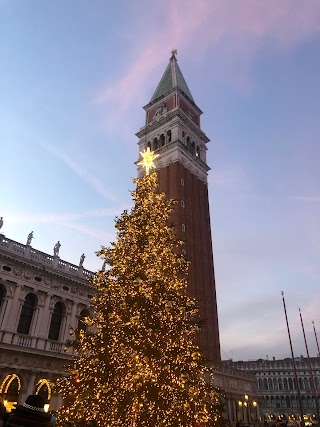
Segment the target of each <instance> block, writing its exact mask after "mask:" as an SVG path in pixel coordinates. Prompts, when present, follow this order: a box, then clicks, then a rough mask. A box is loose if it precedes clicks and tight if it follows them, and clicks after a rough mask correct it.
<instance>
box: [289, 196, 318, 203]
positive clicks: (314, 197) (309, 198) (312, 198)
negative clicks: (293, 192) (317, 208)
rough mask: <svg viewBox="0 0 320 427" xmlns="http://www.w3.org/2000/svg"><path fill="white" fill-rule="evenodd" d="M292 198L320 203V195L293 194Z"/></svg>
mask: <svg viewBox="0 0 320 427" xmlns="http://www.w3.org/2000/svg"><path fill="white" fill-rule="evenodd" d="M289 199H290V200H296V201H298V202H306V203H320V196H291V197H289Z"/></svg>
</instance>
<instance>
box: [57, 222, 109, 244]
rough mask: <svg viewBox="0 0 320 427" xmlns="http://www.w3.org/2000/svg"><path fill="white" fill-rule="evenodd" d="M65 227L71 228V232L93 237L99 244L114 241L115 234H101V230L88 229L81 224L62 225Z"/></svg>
mask: <svg viewBox="0 0 320 427" xmlns="http://www.w3.org/2000/svg"><path fill="white" fill-rule="evenodd" d="M63 225H64V226H65V227H68V228H71V229H72V230H76V231H78V232H80V233H81V234H85V235H87V236H90V237H93V238H95V239H97V240H99V241H100V242H101V244H109V242H111V241H113V240H115V235H116V233H113V234H112V233H105V232H101V230H97V229H95V228H92V227H88V226H87V225H83V224H75V223H70V222H67V223H63Z"/></svg>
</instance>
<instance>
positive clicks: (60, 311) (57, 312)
mask: <svg viewBox="0 0 320 427" xmlns="http://www.w3.org/2000/svg"><path fill="white" fill-rule="evenodd" d="M65 312H66V307H65V305H64V304H63V302H62V301H58V302H56V303H55V305H54V308H53V311H52V315H51V321H50V328H49V334H48V338H49V340H53V341H58V340H59V337H60V332H61V326H62V320H63V318H64V316H65Z"/></svg>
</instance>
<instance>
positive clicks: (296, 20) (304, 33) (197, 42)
mask: <svg viewBox="0 0 320 427" xmlns="http://www.w3.org/2000/svg"><path fill="white" fill-rule="evenodd" d="M162 7H163V8H164V10H166V15H165V18H164V21H162V22H161V24H160V23H159V6H156V7H155V8H153V6H148V8H146V9H147V10H143V11H141V10H139V9H138V10H137V14H138V15H139V16H136V17H135V19H137V20H138V21H139V19H141V21H140V24H141V25H139V31H138V32H135V35H134V40H135V44H134V45H133V49H134V50H136V49H137V45H138V46H139V52H140V53H139V54H138V55H136V56H135V55H133V54H132V55H130V57H132V58H134V59H133V60H132V62H131V63H129V65H128V68H127V71H126V73H125V74H124V75H123V76H122V77H121V78H120V79H119V80H118V81H115V82H114V81H113V82H108V84H107V85H106V86H105V87H104V88H102V89H101V90H100V91H99V93H98V94H97V95H96V96H95V98H94V100H93V102H94V103H95V104H98V105H103V106H104V108H105V109H107V113H108V114H107V117H108V119H107V120H108V123H109V124H110V125H111V126H113V125H116V124H117V125H118V123H117V122H118V121H119V120H120V119H121V118H123V116H124V114H125V113H126V112H127V111H128V110H129V109H130V108H131V106H133V105H135V106H136V105H137V102H141V101H142V102H143V100H145V98H144V96H145V90H146V86H147V85H148V83H150V84H151V81H150V76H151V75H153V74H154V72H155V70H156V69H157V67H159V65H160V64H164V61H165V58H168V57H169V50H170V48H177V49H178V54H179V51H183V52H192V59H193V60H194V61H198V62H202V61H203V59H204V57H205V55H206V54H208V52H209V51H210V49H212V48H214V47H217V48H219V47H220V48H222V50H223V58H220V57H219V58H217V61H220V60H222V61H224V62H230V61H231V62H232V61H235V58H236V59H237V61H238V63H239V64H242V66H243V67H247V66H248V63H249V64H250V62H251V61H252V60H253V59H254V56H255V54H257V53H258V52H259V51H260V50H261V49H262V48H263V47H265V46H267V47H268V49H271V50H279V49H290V48H293V47H294V46H296V45H297V44H299V43H302V42H304V41H305V40H307V39H309V38H311V37H313V36H314V35H316V34H317V33H319V31H320V2H319V1H318V0H306V1H304V2H301V1H300V0H281V1H279V0H262V1H259V2H257V1H256V0H243V1H234V0H224V1H223V2H221V1H212V0H198V1H197V2H195V1H194V0H176V1H171V0H166V1H163V2H162ZM142 12H143V13H142ZM146 13H147V14H148V20H147V21H146V20H145V19H144V16H145V14H146ZM133 21H134V20H133ZM134 31H135V30H134ZM134 31H133V32H134ZM165 65H166V64H164V66H165ZM157 83H158V82H153V84H154V86H156V84H157ZM143 95H144V96H143Z"/></svg>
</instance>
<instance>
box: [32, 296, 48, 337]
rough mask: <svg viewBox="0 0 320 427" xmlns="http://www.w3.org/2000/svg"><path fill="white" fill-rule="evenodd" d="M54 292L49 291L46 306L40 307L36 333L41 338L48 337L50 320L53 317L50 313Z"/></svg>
mask: <svg viewBox="0 0 320 427" xmlns="http://www.w3.org/2000/svg"><path fill="white" fill-rule="evenodd" d="M51 296H52V294H50V293H47V296H46V300H45V302H44V306H43V307H41V308H40V313H39V318H38V323H37V325H36V328H35V332H34V335H35V336H37V337H39V338H48V336H47V332H48V327H49V321H50V318H51V316H50V315H51V313H50V302H51Z"/></svg>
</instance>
